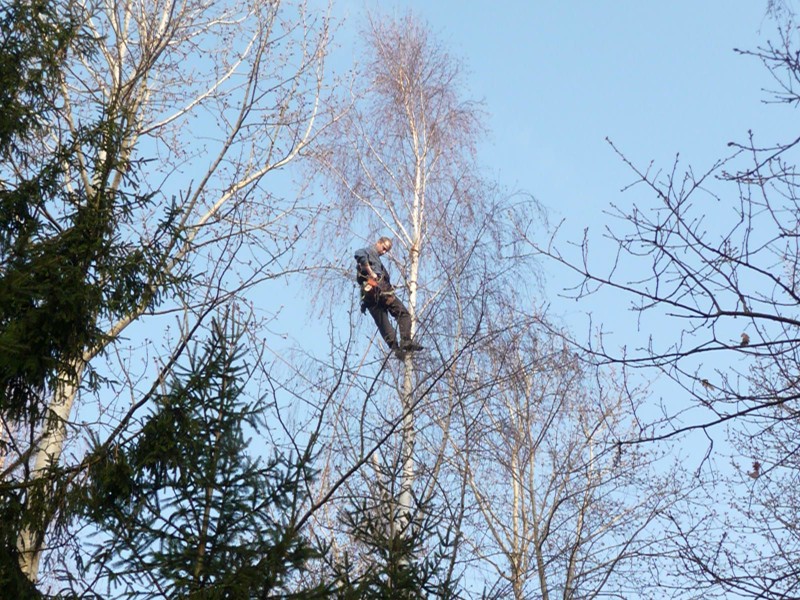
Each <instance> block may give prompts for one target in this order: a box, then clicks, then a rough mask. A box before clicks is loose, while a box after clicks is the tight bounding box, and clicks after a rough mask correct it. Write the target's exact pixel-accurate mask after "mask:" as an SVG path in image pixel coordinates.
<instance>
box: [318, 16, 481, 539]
mask: <svg viewBox="0 0 800 600" xmlns="http://www.w3.org/2000/svg"><path fill="white" fill-rule="evenodd" d="M364 39H365V40H366V46H367V48H368V56H367V59H366V62H365V64H364V66H363V68H362V69H360V71H359V72H360V73H361V74H362V79H360V80H358V82H357V86H356V88H357V89H356V91H355V92H354V97H353V99H352V105H353V108H352V109H351V110H350V111H348V112H347V113H346V115H345V116H344V117H343V118H342V119H340V120H339V121H338V122H337V124H336V127H335V128H332V129H331V133H332V135H331V136H330V138H329V141H328V143H327V144H326V146H325V150H324V152H318V153H317V155H316V159H317V161H318V164H319V166H320V169H321V170H322V172H323V174H324V180H325V183H326V186H327V190H328V192H329V195H330V196H332V197H334V198H335V199H336V201H335V206H336V207H337V209H336V211H333V212H332V213H331V214H330V225H331V226H330V228H329V229H328V230H326V231H329V232H330V233H334V234H336V239H340V240H342V239H343V238H345V236H346V244H347V245H349V246H353V245H354V244H358V245H359V246H360V245H368V244H372V243H374V241H375V240H376V239H377V238H378V236H380V235H388V236H390V237H391V238H392V239H393V240H394V248H393V251H392V255H393V257H394V258H393V261H392V263H391V265H392V268H393V269H394V274H395V277H394V279H395V281H396V282H397V281H399V284H400V285H398V288H399V290H398V293H399V295H400V297H401V298H402V299H403V300H404V301H405V302H406V305H407V307H408V310H409V312H410V314H411V319H412V335H413V336H414V337H415V338H417V339H419V340H420V341H421V343H422V344H423V345H426V344H427V345H432V346H433V347H434V350H435V345H436V343H437V342H436V341H435V338H434V333H433V332H434V331H435V326H434V325H433V323H432V322H431V321H429V320H428V317H429V316H430V315H432V314H434V313H432V312H431V307H432V306H433V303H434V302H435V299H436V296H437V294H438V293H440V292H441V290H443V289H445V288H446V287H447V281H448V276H449V275H448V273H447V271H448V269H450V268H451V267H453V266H454V265H453V264H452V263H447V262H439V261H440V259H442V260H443V259H445V258H446V256H445V254H440V255H438V256H437V250H436V249H437V248H444V247H447V246H448V244H450V242H451V241H452V240H453V237H452V235H451V233H450V232H449V231H448V228H449V227H450V226H451V225H452V224H453V221H454V220H456V221H457V220H462V221H465V222H466V221H469V222H472V223H475V222H477V221H479V220H480V219H481V218H483V216H484V214H483V213H482V212H481V210H480V208H479V207H478V206H477V205H473V202H475V201H476V198H478V199H479V200H481V199H480V198H479V191H478V190H479V187H480V185H479V178H478V177H477V176H476V173H475V166H474V151H475V144H476V142H477V139H478V135H479V134H480V133H481V131H482V129H481V125H480V112H479V110H478V106H477V105H476V104H475V103H474V102H471V101H468V100H464V99H463V94H462V91H461V89H460V86H461V85H462V79H461V71H460V69H461V66H460V65H459V63H458V61H456V60H455V59H454V58H452V57H451V56H449V55H448V54H447V53H446V52H445V51H444V50H443V49H442V48H441V47H440V46H438V44H437V42H436V41H435V40H434V39H433V38H432V37H431V36H430V35H429V33H428V31H427V30H426V28H425V26H424V25H423V24H421V23H420V22H419V21H418V20H416V19H415V18H414V17H413V16H411V15H408V16H406V17H404V18H403V19H401V20H398V21H390V20H381V19H370V20H369V22H368V26H367V30H366V31H365V33H364ZM481 201H482V200H481ZM465 246H467V247H468V246H469V242H466V243H465ZM357 247H358V246H355V247H354V248H353V250H355V249H356V248H357ZM385 258H386V257H385ZM349 267H350V265H349V264H348V268H349ZM398 274H399V278H398V277H397V275H398ZM443 312H444V311H443ZM443 316H444V315H443ZM364 326H366V327H369V328H371V327H372V324H371V323H369V324H366V323H363V324H359V325H358V327H359V328H361V327H364ZM361 335H363V333H362V334H361ZM367 335H368V336H370V337H371V336H372V331H369V332H368V333H367ZM377 350H378V353H379V356H380V357H381V360H379V361H378V363H377V366H378V367H379V371H378V374H379V376H380V377H381V381H382V384H381V386H380V387H379V388H378V389H374V390H373V391H374V394H373V395H372V397H371V398H370V399H369V405H370V406H374V405H375V403H376V402H377V403H379V404H382V403H383V402H384V401H386V402H389V400H388V398H391V396H389V397H388V398H387V396H386V394H387V388H388V389H389V390H395V392H396V394H397V401H396V404H394V405H393V406H392V404H390V406H392V408H390V409H388V410H386V409H385V410H383V415H382V417H378V421H377V423H376V424H375V426H374V427H375V429H372V430H371V426H370V425H369V424H367V425H366V429H364V428H360V431H359V430H352V429H351V434H355V435H356V436H359V437H361V438H362V439H363V438H364V436H365V435H366V436H368V439H381V438H382V437H383V433H382V432H385V431H386V428H387V427H395V426H396V428H397V433H398V435H397V436H390V437H389V438H386V441H385V443H383V445H382V446H381V452H380V456H381V457H382V460H383V461H384V462H386V463H387V464H386V467H385V468H379V469H378V472H379V473H394V472H398V473H399V481H398V484H397V485H396V486H395V485H394V484H390V483H389V482H385V483H384V485H383V489H385V490H392V491H391V495H392V498H391V499H390V501H391V502H392V505H393V506H394V509H392V511H390V514H392V515H394V516H393V517H392V522H393V523H394V525H393V527H394V530H395V532H396V535H400V536H403V535H407V534H408V531H407V528H408V527H409V526H410V524H411V520H412V519H411V515H412V513H413V512H414V508H415V505H416V501H415V497H418V496H417V494H419V493H420V491H421V490H415V489H414V488H415V487H416V486H417V484H418V479H419V474H420V473H419V469H420V466H419V463H418V456H417V455H416V451H415V449H416V448H417V442H418V440H417V437H418V430H419V428H420V419H421V418H423V416H424V415H425V411H424V410H423V409H422V404H427V403H428V402H430V401H431V399H430V393H429V392H430V390H431V386H434V385H435V382H437V381H440V380H441V379H442V378H443V377H445V373H446V371H447V368H448V366H449V364H448V363H449V362H451V361H447V360H445V361H444V363H442V364H439V365H435V363H434V362H433V361H430V360H428V359H426V358H424V357H420V356H414V355H411V354H408V355H407V356H406V357H405V358H404V360H403V362H402V363H401V364H399V365H396V364H395V363H394V362H387V361H384V360H382V358H383V357H385V352H384V350H385V349H384V348H382V347H380V346H378V348H377ZM450 351H455V352H458V349H450ZM450 357H451V358H452V354H451V355H450ZM365 368H366V369H369V368H370V367H365ZM363 375H366V371H362V376H363ZM395 377H396V379H395ZM383 399H386V400H383ZM345 402H346V401H345V400H344V399H343V403H345ZM345 405H346V404H345ZM376 416H377V415H376ZM353 417H354V418H355V419H358V417H357V415H353ZM424 418H425V422H426V423H427V422H428V421H427V419H428V417H427V416H424ZM362 421H363V419H362ZM355 422H356V423H357V421H355ZM381 422H382V424H381ZM395 424H396V425H395ZM423 427H424V425H423ZM343 445H347V443H346V442H343ZM362 446H363V444H356V445H355V448H359V447H362ZM337 447H338V444H337ZM353 447H354V446H352V445H351V446H350V448H353ZM354 459H355V457H354ZM395 464H397V467H398V468H397V471H395V470H394V468H393V466H392V465H395ZM425 468H426V469H427V467H425Z"/></svg>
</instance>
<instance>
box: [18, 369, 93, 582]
mask: <svg viewBox="0 0 800 600" xmlns="http://www.w3.org/2000/svg"><path fill="white" fill-rule="evenodd" d="M85 367H86V363H85V362H84V361H78V362H76V363H75V364H74V365H73V367H72V369H71V371H70V372H69V373H63V374H62V375H61V377H60V378H59V380H58V385H57V387H56V389H55V392H54V394H53V399H52V401H51V402H50V406H49V407H48V410H49V415H48V418H47V420H46V422H45V426H44V431H43V432H42V440H41V446H40V448H39V451H38V452H37V453H36V461H35V463H34V466H33V471H32V473H31V477H30V481H31V482H37V481H39V480H42V479H43V478H46V472H47V471H48V470H49V469H50V468H52V467H53V466H54V465H56V464H57V463H58V459H59V457H60V456H61V452H62V450H63V448H64V441H65V439H66V435H67V420H68V419H69V416H70V412H71V411H72V405H73V403H74V402H75V397H76V396H77V395H78V388H79V387H80V384H81V380H82V379H83V373H84V369H85ZM44 535H45V532H44V528H41V530H40V529H39V528H34V527H25V528H24V529H23V530H22V531H20V533H19V535H18V536H17V550H18V551H19V566H20V569H21V570H22V572H23V573H24V574H25V576H26V577H27V578H28V579H29V580H30V581H32V582H36V579H37V576H38V573H39V560H40V558H41V555H42V548H43V546H44Z"/></svg>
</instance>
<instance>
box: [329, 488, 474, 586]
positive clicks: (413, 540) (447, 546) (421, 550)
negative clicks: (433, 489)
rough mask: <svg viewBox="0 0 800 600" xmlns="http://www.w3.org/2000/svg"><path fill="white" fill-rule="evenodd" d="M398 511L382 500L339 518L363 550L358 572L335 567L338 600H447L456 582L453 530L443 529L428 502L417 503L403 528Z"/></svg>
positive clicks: (345, 566) (344, 565)
mask: <svg viewBox="0 0 800 600" xmlns="http://www.w3.org/2000/svg"><path fill="white" fill-rule="evenodd" d="M396 509H397V506H396V505H395V504H393V503H392V502H390V501H389V500H387V499H384V501H382V502H380V503H378V504H376V502H375V501H374V500H369V501H367V500H363V501H360V502H358V503H356V505H355V506H354V507H353V508H352V509H351V510H349V511H347V512H346V513H344V516H343V521H344V525H345V526H346V527H347V529H348V530H349V532H350V534H351V535H352V536H353V537H354V539H355V540H356V541H357V542H358V543H359V544H360V545H361V546H362V547H363V548H364V551H363V552H362V555H363V556H362V561H363V562H364V566H363V567H362V568H361V569H354V568H353V565H352V564H351V563H350V561H349V559H348V558H345V560H344V562H343V563H342V564H340V565H336V566H334V571H335V572H336V573H337V578H338V588H337V589H338V591H337V594H336V597H337V598H339V599H340V600H356V599H362V598H363V599H369V600H390V599H398V600H402V599H408V600H412V599H418V598H431V599H434V598H436V599H452V598H458V597H459V596H458V586H457V583H458V582H457V581H456V579H455V578H454V577H453V574H452V570H451V569H450V565H451V564H452V560H453V558H454V556H455V554H456V552H457V544H456V540H457V538H458V535H457V533H455V532H454V525H453V524H452V523H450V524H448V526H447V527H444V528H443V527H442V525H443V519H441V518H439V517H436V516H435V515H434V514H433V511H432V509H433V499H429V500H428V501H427V502H424V503H422V502H419V501H416V504H415V506H414V507H413V510H412V513H411V524H410V525H409V526H407V527H405V528H404V529H403V528H400V526H395V527H392V526H391V524H392V522H393V521H394V523H396V524H397V523H399V522H400V521H401V519H400V517H399V516H398V515H397V512H396Z"/></svg>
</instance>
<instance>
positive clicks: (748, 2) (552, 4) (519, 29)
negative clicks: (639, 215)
mask: <svg viewBox="0 0 800 600" xmlns="http://www.w3.org/2000/svg"><path fill="white" fill-rule="evenodd" d="M766 5H767V3H766V0H764V1H761V0H703V1H701V2H697V1H696V0H693V1H689V0H672V1H670V2H654V1H642V0H636V1H634V0H615V1H612V0H608V1H604V2H600V1H597V0H593V1H590V0H569V1H564V0H562V1H555V0H547V1H536V2H529V1H525V2H523V1H516V0H515V1H506V2H487V1H483V2H478V1H474V0H473V1H460V2H458V1H455V0H396V1H395V0H351V1H344V2H338V3H336V4H335V12H334V14H335V15H336V16H338V17H340V18H341V17H343V16H346V18H347V25H346V27H345V28H344V31H342V32H340V33H341V34H343V35H339V36H338V38H337V42H338V43H339V44H340V45H341V46H342V49H343V51H344V54H345V55H346V56H352V55H353V53H354V49H355V48H357V39H356V38H355V36H354V35H353V32H354V31H357V29H358V27H359V23H360V22H361V15H362V14H363V13H364V12H365V11H366V10H369V11H373V12H376V13H378V14H388V15H395V16H400V15H402V14H404V13H405V12H406V11H408V10H411V11H412V12H413V13H414V14H416V15H417V16H418V17H420V18H421V19H422V20H424V21H426V22H427V23H428V25H429V26H430V28H431V30H432V31H433V32H434V34H435V35H436V37H437V38H438V39H439V40H440V41H441V43H442V44H443V46H444V47H445V48H446V49H447V51H449V52H450V53H451V54H452V55H454V56H456V57H458V58H460V59H462V60H463V61H464V62H465V65H466V67H467V73H466V77H465V80H466V84H467V89H466V92H467V93H468V94H469V95H470V96H471V97H472V98H474V99H480V100H483V101H484V105H485V110H486V112H487V117H488V119H487V125H488V128H489V130H490V134H489V137H488V138H487V139H486V140H485V142H484V143H483V145H482V147H481V148H482V157H481V159H482V164H483V167H484V168H485V169H486V170H487V171H488V172H489V173H491V174H492V175H493V176H495V177H496V179H497V180H498V181H500V182H501V183H503V184H504V185H505V186H507V187H508V188H511V189H518V190H522V191H526V192H530V193H531V194H533V195H534V196H535V197H536V198H537V199H538V200H539V201H540V202H541V203H543V204H544V205H545V207H547V208H548V210H549V212H550V220H551V222H556V223H557V222H559V221H561V220H562V219H563V220H564V222H565V223H564V227H563V234H562V236H561V239H562V240H563V241H564V242H566V241H567V240H569V239H573V240H575V239H578V238H579V237H580V234H581V232H582V231H583V229H584V227H589V228H590V234H592V235H593V236H594V237H599V236H600V235H601V234H602V228H603V227H604V225H606V224H607V223H609V222H610V220H609V219H608V218H607V217H606V216H605V215H604V213H603V211H604V210H606V209H607V208H608V206H609V204H610V203H612V202H613V203H615V204H618V205H621V206H629V205H631V204H632V203H634V202H641V201H650V200H652V197H647V196H641V194H643V193H645V192H644V190H643V189H642V190H640V189H639V188H635V189H634V190H632V191H629V192H626V193H625V194H622V193H621V192H620V190H621V189H622V188H623V187H625V186H626V185H628V184H630V183H632V182H633V181H634V176H633V173H632V172H631V171H630V169H629V168H628V167H627V166H625V165H624V164H623V162H622V161H621V160H620V158H619V157H618V156H617V155H616V154H615V153H614V151H613V150H612V149H611V147H610V146H609V144H608V143H607V142H606V138H607V137H608V138H610V139H611V140H612V141H613V142H614V143H615V145H616V146H617V147H618V148H619V149H620V150H621V151H622V152H624V153H625V155H626V156H627V157H628V158H629V159H630V160H631V161H632V162H634V163H635V164H636V165H637V166H640V167H642V168H645V167H646V166H647V165H648V164H649V163H650V161H651V160H652V161H655V165H656V167H661V168H664V169H667V170H669V169H671V167H672V163H673V161H674V160H675V157H676V154H680V159H681V163H682V164H683V165H684V166H687V167H688V166H691V167H692V168H693V169H694V170H695V172H704V171H705V170H707V169H708V168H709V167H710V166H711V165H712V164H713V163H714V162H715V161H716V160H717V159H719V158H721V157H725V156H727V155H728V154H729V153H730V150H729V148H728V147H727V144H728V142H730V141H734V140H736V141H744V140H745V139H746V136H747V132H748V130H749V129H752V130H753V131H754V132H755V133H756V135H757V138H758V139H759V140H761V141H762V142H764V143H774V142H776V141H778V140H780V139H782V137H783V136H784V134H783V131H784V127H783V123H784V122H785V120H786V119H787V118H788V110H790V109H789V107H786V106H775V105H772V106H767V105H765V104H764V103H763V100H764V99H766V98H768V97H769V96H768V94H766V93H765V92H764V91H763V90H764V88H769V87H770V85H771V80H770V76H769V74H768V73H767V71H766V69H765V68H764V67H763V66H762V65H761V64H760V63H759V61H758V60H757V59H755V58H753V57H747V56H741V55H739V54H737V53H736V52H735V51H734V48H740V49H755V48H756V47H757V46H759V45H760V44H762V45H763V44H764V43H765V42H766V40H768V39H772V40H776V39H777V37H778V36H777V32H776V29H775V24H774V22H773V21H772V20H770V19H769V18H767V17H766V15H765V11H766ZM542 235H543V236H544V235H545V233H544V232H542ZM563 245H564V244H562V246H563ZM597 258H598V259H602V258H603V257H597ZM554 269H555V267H554V265H545V270H546V273H547V276H548V280H549V283H548V286H547V294H548V297H549V298H550V300H551V301H554V302H555V303H558V294H559V292H560V290H561V288H562V287H563V284H565V283H567V281H566V280H564V279H563V276H564V273H561V272H558V271H557V270H554ZM561 304H562V306H563V312H564V316H565V317H567V319H568V320H571V319H572V318H573V317H574V318H575V319H576V321H575V323H576V326H578V325H577V323H579V322H581V321H580V318H579V313H581V312H584V311H585V310H597V309H598V308H601V307H603V306H607V304H599V305H598V304H597V303H595V304H594V305H591V304H584V305H580V306H575V305H574V304H570V305H567V304H563V303H561ZM621 308H623V307H622V306H620V305H615V306H613V309H614V310H612V311H611V312H609V313H608V314H605V315H601V318H602V319H603V320H604V321H606V322H607V324H608V327H609V328H610V329H612V330H613V329H614V328H615V326H614V323H615V322H616V323H617V324H619V323H624V322H625V321H626V320H628V319H630V318H631V315H630V313H628V314H625V311H624V310H618V309H621ZM628 342H630V340H628Z"/></svg>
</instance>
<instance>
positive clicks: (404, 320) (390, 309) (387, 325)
mask: <svg viewBox="0 0 800 600" xmlns="http://www.w3.org/2000/svg"><path fill="white" fill-rule="evenodd" d="M391 249H392V240H390V239H389V238H388V237H381V238H379V239H378V241H377V242H375V245H374V246H368V247H366V248H362V249H360V250H356V253H355V259H356V281H357V282H358V284H359V285H360V286H361V312H362V313H365V312H366V311H369V314H370V315H372V318H373V319H374V320H375V324H376V325H377V326H378V331H380V333H381V335H382V336H383V339H384V340H386V343H387V344H388V345H389V348H390V349H391V350H393V351H394V353H395V356H397V357H398V358H403V357H404V356H405V353H406V352H413V351H416V350H422V346H420V345H419V344H417V343H416V342H414V341H413V340H412V339H411V316H410V315H409V314H408V310H407V309H406V307H405V306H404V305H403V303H402V302H400V300H398V299H397V296H395V294H394V288H393V287H392V284H391V281H390V280H389V272H388V271H387V270H386V267H384V266H383V263H382V262H381V256H383V255H384V254H386V253H387V252H389V251H390V250H391ZM389 315H392V316H393V317H394V319H395V320H396V321H397V325H398V327H399V328H400V344H399V345H398V344H397V335H396V333H395V330H394V327H393V326H392V322H391V321H390V320H389Z"/></svg>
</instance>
